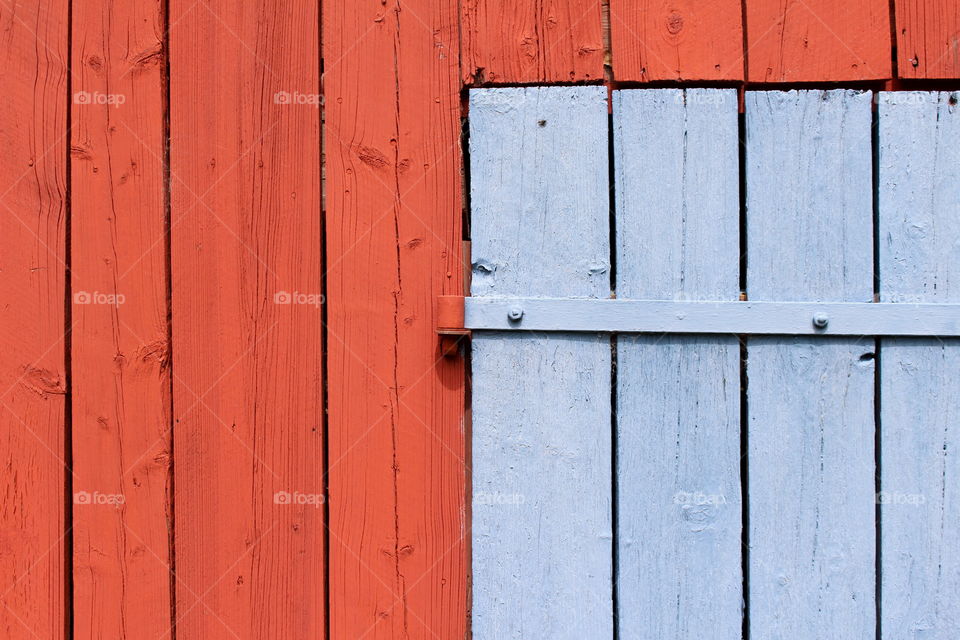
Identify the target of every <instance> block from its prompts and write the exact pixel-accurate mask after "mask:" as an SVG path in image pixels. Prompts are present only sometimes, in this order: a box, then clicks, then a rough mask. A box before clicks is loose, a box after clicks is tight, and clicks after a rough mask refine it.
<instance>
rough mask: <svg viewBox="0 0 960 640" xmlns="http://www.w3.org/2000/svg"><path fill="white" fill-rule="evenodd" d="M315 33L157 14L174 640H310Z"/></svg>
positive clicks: (315, 431) (315, 585)
mask: <svg viewBox="0 0 960 640" xmlns="http://www.w3.org/2000/svg"><path fill="white" fill-rule="evenodd" d="M318 19H319V18H318V15H317V5H316V3H306V4H301V5H298V7H297V9H296V10H292V9H291V6H290V5H289V4H288V3H286V2H284V1H283V0H260V1H258V2H253V3H251V2H247V1H245V0H210V1H205V2H202V3H199V5H198V4H196V3H194V2H193V0H172V1H171V3H170V24H171V25H172V29H171V51H170V55H171V60H170V68H171V72H172V77H171V87H170V90H171V94H170V102H171V104H170V116H171V122H170V129H171V149H170V155H171V168H170V174H171V178H170V181H171V198H172V199H171V213H170V217H171V222H170V226H171V274H172V283H173V299H172V311H173V350H174V351H173V354H174V355H173V415H174V424H175V427H174V456H175V458H176V459H175V463H174V469H175V483H174V487H175V495H174V507H175V514H176V521H175V526H176V540H175V543H176V609H175V618H176V625H177V628H176V638H177V640H200V639H203V640H214V639H220V638H222V639H224V640H227V639H231V640H237V639H238V638H240V639H243V640H247V639H249V640H255V639H261V638H271V639H273V638H276V639H278V640H285V639H289V640H294V639H297V640H299V639H301V638H320V637H323V635H324V633H325V631H324V629H325V620H324V603H325V593H324V575H325V567H324V522H323V520H324V516H323V514H324V511H323V505H322V501H323V498H322V496H323V494H324V487H323V446H322V445H323V430H324V419H323V407H322V398H323V394H322V389H323V381H322V380H321V370H322V368H321V363H322V351H321V347H322V344H321V337H322V334H323V325H322V306H321V303H322V298H320V295H321V294H322V291H321V246H322V238H321V225H320V204H321V200H320V175H321V170H320V110H319V108H318V107H319V101H318V100H317V99H316V96H317V94H319V92H320V75H319V56H318V55H317V53H318V51H319V44H320V43H319V32H318V31H319V22H318Z"/></svg>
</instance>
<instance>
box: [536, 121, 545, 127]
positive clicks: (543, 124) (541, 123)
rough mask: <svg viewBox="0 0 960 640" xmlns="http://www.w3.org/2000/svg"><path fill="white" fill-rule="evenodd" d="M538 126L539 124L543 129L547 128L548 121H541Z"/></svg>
mask: <svg viewBox="0 0 960 640" xmlns="http://www.w3.org/2000/svg"><path fill="white" fill-rule="evenodd" d="M537 124H539V125H540V126H541V127H545V126H547V121H546V120H541V121H540V122H538V123H537Z"/></svg>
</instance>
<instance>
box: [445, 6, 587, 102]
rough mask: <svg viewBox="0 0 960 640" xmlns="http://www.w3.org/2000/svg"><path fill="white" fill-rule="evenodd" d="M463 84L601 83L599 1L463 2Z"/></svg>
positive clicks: (461, 11) (461, 28)
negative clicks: (589, 81) (593, 81)
mask: <svg viewBox="0 0 960 640" xmlns="http://www.w3.org/2000/svg"><path fill="white" fill-rule="evenodd" d="M460 21H461V22H460V30H461V40H462V43H463V53H462V61H461V68H462V73H463V83H464V84H467V85H470V84H483V83H487V82H492V83H500V84H507V83H512V84H516V83H522V82H581V81H587V80H595V81H599V80H603V56H604V52H603V32H602V19H601V0H464V1H463V2H462V6H461V9H460Z"/></svg>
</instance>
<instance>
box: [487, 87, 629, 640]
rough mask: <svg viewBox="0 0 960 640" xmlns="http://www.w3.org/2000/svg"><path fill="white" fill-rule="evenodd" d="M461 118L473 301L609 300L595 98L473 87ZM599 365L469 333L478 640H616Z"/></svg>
mask: <svg viewBox="0 0 960 640" xmlns="http://www.w3.org/2000/svg"><path fill="white" fill-rule="evenodd" d="M470 114H471V116H470V141H471V142H470V146H471V156H470V162H471V176H472V179H471V189H472V192H471V194H472V205H473V217H472V231H473V237H472V250H473V281H472V293H473V295H475V296H485V295H507V296H509V295H521V294H528V295H537V296H541V295H566V296H577V297H586V298H605V297H607V296H608V295H609V294H610V280H609V256H610V249H609V247H610V236H609V222H608V215H609V199H608V194H607V161H606V155H607V106H606V89H605V88H603V87H553V88H529V89H484V90H474V91H472V92H471V94H470ZM610 364H611V354H610V342H609V339H608V338H605V337H601V336H574V335H557V336H550V337H538V336H536V334H526V335H507V334H503V333H496V332H491V333H484V334H478V335H476V336H475V337H474V342H473V381H474V382H473V383H474V393H473V443H472V451H473V462H472V467H473V479H472V481H473V542H472V549H473V612H472V616H473V634H474V637H475V638H478V640H479V639H481V638H483V639H486V638H491V639H492V638H525V637H529V635H530V633H535V634H536V635H537V636H543V637H551V638H582V637H599V638H603V637H611V636H612V634H613V616H612V596H613V591H612V566H611V565H612V563H611V557H612V555H611V554H612V548H611V545H612V521H611V518H612V504H611V503H612V498H611V456H612V452H611V446H612V445H611V433H610V410H611V406H610V383H611V380H610ZM531 603H532V604H531ZM531 630H536V631H533V632H531Z"/></svg>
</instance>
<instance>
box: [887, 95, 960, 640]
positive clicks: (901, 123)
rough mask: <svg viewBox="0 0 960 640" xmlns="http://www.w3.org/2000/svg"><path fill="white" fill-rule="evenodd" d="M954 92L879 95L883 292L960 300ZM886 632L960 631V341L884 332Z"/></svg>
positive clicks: (959, 122) (959, 133)
mask: <svg viewBox="0 0 960 640" xmlns="http://www.w3.org/2000/svg"><path fill="white" fill-rule="evenodd" d="M956 103H957V95H956V94H951V93H933V92H929V93H928V92H917V93H914V92H909V93H885V94H881V97H880V106H879V109H880V193H879V198H880V200H879V204H880V207H879V209H880V210H879V228H880V295H881V299H882V300H884V301H896V302H931V303H955V302H958V301H960V217H958V215H957V212H958V211H960V152H958V150H960V109H958V107H957V104H956ZM881 352H882V357H881V360H880V379H881V394H880V398H881V402H880V405H881V413H880V424H881V436H880V447H881V482H880V490H881V493H880V509H881V602H882V606H881V614H882V624H881V629H882V636H883V638H885V639H886V638H889V639H891V640H892V639H899V638H910V639H913V638H924V640H948V639H953V638H960V597H958V594H960V556H958V555H957V550H958V549H960V457H958V456H957V451H958V449H960V427H958V424H960V423H958V420H960V396H958V394H957V381H958V380H960V341H958V340H956V339H949V340H946V339H944V340H937V339H911V340H908V339H896V340H894V339H891V340H884V341H883V345H882V350H881Z"/></svg>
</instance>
